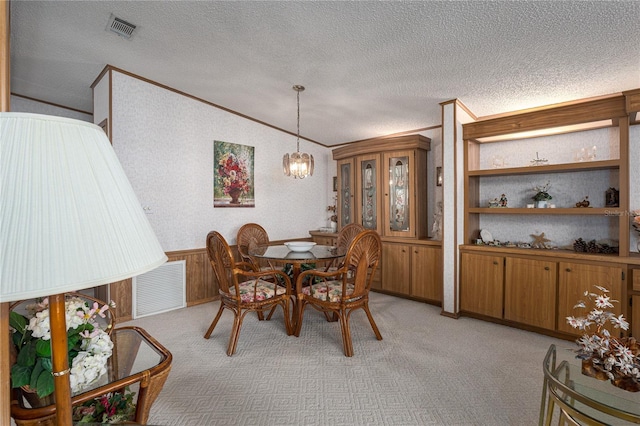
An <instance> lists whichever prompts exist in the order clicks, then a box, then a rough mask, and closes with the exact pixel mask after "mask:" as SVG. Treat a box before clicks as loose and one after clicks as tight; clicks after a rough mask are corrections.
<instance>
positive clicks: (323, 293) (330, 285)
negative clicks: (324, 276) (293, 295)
mask: <svg viewBox="0 0 640 426" xmlns="http://www.w3.org/2000/svg"><path fill="white" fill-rule="evenodd" d="M352 293H353V284H347V295H350V294H352ZM302 294H306V295H312V296H313V297H315V298H316V299H320V300H322V301H326V300H327V294H328V295H329V301H330V302H339V301H340V300H341V299H342V281H335V280H334V281H327V282H321V283H317V284H313V285H312V286H309V287H303V288H302Z"/></svg>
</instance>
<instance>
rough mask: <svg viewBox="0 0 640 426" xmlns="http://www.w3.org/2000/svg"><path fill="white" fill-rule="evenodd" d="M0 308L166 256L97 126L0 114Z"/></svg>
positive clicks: (116, 277) (127, 272)
mask: <svg viewBox="0 0 640 426" xmlns="http://www.w3.org/2000/svg"><path fill="white" fill-rule="evenodd" d="M0 144H1V153H0V164H1V169H0V176H1V177H2V181H1V182H0V185H1V191H2V192H1V194H0V244H1V246H0V302H9V301H15V300H23V299H30V298H34V297H39V296H48V295H51V294H57V293H64V292H67V291H75V290H80V289H84V288H90V287H94V286H98V285H102V284H107V283H111V282H116V281H120V280H124V279H127V278H130V277H132V276H135V275H139V274H142V273H144V272H147V271H150V270H152V269H154V268H156V267H158V266H160V265H161V264H162V263H164V262H165V261H166V260H167V257H166V256H165V254H164V251H163V250H162V247H161V246H160V243H159V242H158V239H157V238H156V236H155V233H154V232H153V229H152V228H151V225H150V224H149V221H148V220H147V217H146V216H145V214H144V211H143V209H142V207H141V205H140V203H139V202H138V199H137V197H136V195H135V193H134V191H133V188H132V187H131V184H130V183H129V181H128V179H127V177H126V175H125V173H124V170H123V169H122V166H121V165H120V162H119V161H118V159H117V157H116V154H115V152H114V151H113V148H112V146H111V144H110V142H109V139H108V138H107V136H106V134H105V133H104V132H103V131H102V129H100V128H99V127H98V126H96V125H94V124H91V123H87V122H83V121H78V120H72V119H67V118H61V117H52V116H46V115H38V114H24V113H0Z"/></svg>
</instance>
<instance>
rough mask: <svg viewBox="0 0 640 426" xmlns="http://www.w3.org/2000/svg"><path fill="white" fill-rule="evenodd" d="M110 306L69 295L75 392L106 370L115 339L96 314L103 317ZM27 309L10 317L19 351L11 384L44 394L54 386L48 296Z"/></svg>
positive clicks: (70, 352)
mask: <svg viewBox="0 0 640 426" xmlns="http://www.w3.org/2000/svg"><path fill="white" fill-rule="evenodd" d="M108 308H109V307H108V306H107V305H104V306H102V307H101V306H99V304H98V303H97V302H94V303H93V304H92V306H89V305H88V303H87V302H86V300H85V299H83V298H81V297H79V296H76V295H67V297H66V300H65V317H66V323H67V339H68V347H69V367H70V374H69V380H70V384H71V391H72V392H73V393H77V392H80V391H82V390H83V389H86V388H87V387H88V386H89V385H91V384H93V383H95V382H96V381H97V380H98V379H99V378H100V377H101V376H102V375H103V374H105V373H106V372H107V369H106V364H107V359H109V357H110V356H111V353H112V350H113V342H112V341H111V338H110V337H109V334H108V333H107V332H106V331H105V330H103V329H102V328H100V327H99V325H98V323H97V320H96V317H97V316H100V317H102V318H104V317H105V316H106V315H105V311H107V309H108ZM26 311H27V312H28V316H24V315H21V314H19V313H17V312H15V311H12V312H11V314H10V317H9V325H10V327H11V328H12V329H13V333H12V339H13V344H14V345H15V349H16V352H17V356H16V362H15V364H14V365H13V366H12V367H11V386H12V387H13V388H19V387H22V388H23V389H25V390H26V391H28V392H32V393H33V392H35V393H36V394H37V395H38V397H40V398H44V397H46V396H48V395H50V394H51V393H53V390H54V382H53V373H52V364H51V326H50V322H49V300H48V298H45V299H42V300H40V301H37V303H35V304H31V305H27V306H26ZM109 326H110V324H109Z"/></svg>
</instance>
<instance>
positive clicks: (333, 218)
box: [327, 204, 338, 222]
mask: <svg viewBox="0 0 640 426" xmlns="http://www.w3.org/2000/svg"><path fill="white" fill-rule="evenodd" d="M327 211H328V212H331V216H329V220H330V221H331V222H337V221H338V215H337V214H336V205H335V204H334V205H332V206H327Z"/></svg>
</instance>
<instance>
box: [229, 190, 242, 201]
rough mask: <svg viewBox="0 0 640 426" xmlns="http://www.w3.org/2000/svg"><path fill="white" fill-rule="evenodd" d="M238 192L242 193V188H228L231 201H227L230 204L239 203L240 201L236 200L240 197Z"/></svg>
mask: <svg viewBox="0 0 640 426" xmlns="http://www.w3.org/2000/svg"><path fill="white" fill-rule="evenodd" d="M240 194H242V189H240V188H229V196H230V197H231V201H230V202H229V203H230V204H240V201H238V198H239V197H240Z"/></svg>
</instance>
